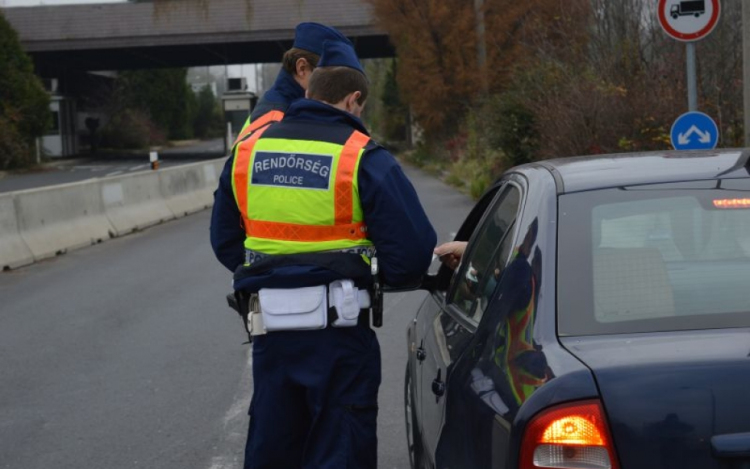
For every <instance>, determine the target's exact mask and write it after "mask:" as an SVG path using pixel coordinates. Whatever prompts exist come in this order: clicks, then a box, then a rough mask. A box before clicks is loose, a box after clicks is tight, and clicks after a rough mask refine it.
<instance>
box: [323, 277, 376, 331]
mask: <svg viewBox="0 0 750 469" xmlns="http://www.w3.org/2000/svg"><path fill="white" fill-rule="evenodd" d="M328 288H329V293H328V295H329V296H328V301H329V303H330V304H331V306H333V307H334V309H335V310H336V315H337V316H338V318H337V319H336V320H335V321H333V327H353V326H356V325H357V320H358V318H359V313H360V311H361V310H362V309H363V308H369V307H370V294H369V293H368V291H367V290H358V289H357V287H356V286H354V282H353V281H351V280H336V281H335V282H333V283H331V284H330V285H329V286H328Z"/></svg>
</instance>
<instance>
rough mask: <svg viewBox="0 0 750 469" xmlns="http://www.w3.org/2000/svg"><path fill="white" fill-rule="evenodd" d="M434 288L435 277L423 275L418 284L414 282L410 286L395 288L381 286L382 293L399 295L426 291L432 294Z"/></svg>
mask: <svg viewBox="0 0 750 469" xmlns="http://www.w3.org/2000/svg"><path fill="white" fill-rule="evenodd" d="M436 286H437V275H432V274H425V275H423V276H422V278H421V279H420V281H419V282H415V283H413V284H410V285H400V286H397V287H395V286H392V285H383V293H399V292H406V291H416V290H427V291H429V292H432V291H434V290H435V288H436Z"/></svg>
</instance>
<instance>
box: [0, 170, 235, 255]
mask: <svg viewBox="0 0 750 469" xmlns="http://www.w3.org/2000/svg"><path fill="white" fill-rule="evenodd" d="M224 161H225V160H224V159H221V160H214V161H209V162H201V163H194V164H189V165H183V166H176V167H172V168H167V169H160V170H158V171H144V172H141V173H135V174H129V175H123V176H119V177H115V178H106V179H93V180H89V181H83V182H77V183H72V184H62V185H59V186H52V187H44V188H40V189H32V190H26V191H18V192H11V193H7V194H0V268H3V269H10V268H16V267H19V266H22V265H26V264H30V263H32V262H34V261H38V260H41V259H45V258H48V257H53V256H55V255H59V254H63V253H65V252H67V251H68V250H71V249H77V248H81V247H85V246H90V245H92V244H96V243H100V242H102V241H106V240H108V239H110V238H114V237H117V236H123V235H126V234H128V233H132V232H134V231H138V230H141V229H144V228H147V227H149V226H152V225H155V224H158V223H162V222H165V221H167V220H172V219H175V218H179V217H182V216H185V215H188V214H190V213H195V212H197V211H200V210H203V209H206V208H208V207H210V206H211V205H212V204H213V191H214V190H215V189H216V186H217V185H218V175H219V174H220V173H221V169H222V168H223V165H224Z"/></svg>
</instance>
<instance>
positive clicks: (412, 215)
mask: <svg viewBox="0 0 750 469" xmlns="http://www.w3.org/2000/svg"><path fill="white" fill-rule="evenodd" d="M358 178H359V196H360V201H361V202H362V209H363V211H364V217H365V223H366V224H367V230H368V231H367V232H368V237H369V238H370V240H371V241H372V242H373V243H374V244H375V248H376V249H377V252H378V254H377V257H378V265H379V267H380V270H381V272H382V273H383V277H384V280H385V283H386V284H389V285H393V286H399V285H408V284H410V283H412V282H414V281H416V280H418V279H419V278H420V277H421V275H422V274H424V273H425V272H426V271H427V269H428V268H429V266H430V262H431V261H432V251H433V249H434V248H435V244H436V243H437V235H436V234H435V229H434V228H433V227H432V224H430V221H429V219H428V218H427V215H426V214H425V212H424V209H423V208H422V204H421V203H420V202H419V197H418V196H417V193H416V191H415V190H414V187H413V186H412V184H411V182H410V181H409V179H407V177H406V175H405V174H404V172H403V170H402V169H401V167H400V166H399V165H398V163H397V162H396V160H395V158H394V157H393V156H392V155H391V154H390V153H388V152H387V151H386V150H385V149H383V148H381V147H376V148H375V149H372V150H368V151H367V152H366V153H365V155H364V156H363V157H362V160H361V162H360V165H359V173H358Z"/></svg>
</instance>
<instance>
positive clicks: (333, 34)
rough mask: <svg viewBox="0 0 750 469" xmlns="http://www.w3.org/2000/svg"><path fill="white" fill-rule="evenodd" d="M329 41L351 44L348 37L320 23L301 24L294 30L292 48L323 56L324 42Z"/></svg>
mask: <svg viewBox="0 0 750 469" xmlns="http://www.w3.org/2000/svg"><path fill="white" fill-rule="evenodd" d="M327 40H328V41H340V42H344V43H346V44H351V42H350V41H349V39H347V38H346V36H344V35H343V34H341V33H340V32H338V31H337V30H335V29H333V28H331V27H328V26H326V25H323V24H320V23H300V24H298V25H297V28H296V29H295V30H294V44H293V46H292V47H296V48H297V49H304V50H306V51H309V52H312V53H313V54H317V55H323V42H324V41H327Z"/></svg>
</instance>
